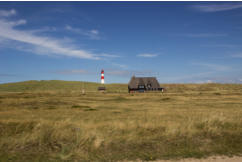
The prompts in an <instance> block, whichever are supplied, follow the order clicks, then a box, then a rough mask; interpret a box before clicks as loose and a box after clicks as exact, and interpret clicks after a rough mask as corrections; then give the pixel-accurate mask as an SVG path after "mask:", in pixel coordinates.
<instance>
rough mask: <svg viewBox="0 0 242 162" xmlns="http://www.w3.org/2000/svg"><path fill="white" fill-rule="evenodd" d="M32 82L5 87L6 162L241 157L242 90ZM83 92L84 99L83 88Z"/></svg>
mask: <svg viewBox="0 0 242 162" xmlns="http://www.w3.org/2000/svg"><path fill="white" fill-rule="evenodd" d="M98 86H99V84H97V83H87V82H85V83H83V82H68V81H27V82H21V83H10V84H1V85H0V161H75V160H77V161H118V160H136V159H141V160H156V159H174V158H175V159H176V158H187V157H195V158H200V157H206V156H210V155H228V156H231V155H238V156H241V155H242V118H241V116H242V100H241V98H242V85H239V84H165V85H162V86H163V87H165V88H166V89H167V91H166V92H165V93H160V92H156V93H136V94H128V93H127V92H128V90H127V85H126V84H110V85H106V87H107V89H108V91H107V92H106V93H101V92H97V87H98ZM83 87H84V88H85V93H84V94H83V93H82V88H83Z"/></svg>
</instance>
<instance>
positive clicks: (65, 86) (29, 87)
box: [0, 80, 128, 92]
mask: <svg viewBox="0 0 242 162" xmlns="http://www.w3.org/2000/svg"><path fill="white" fill-rule="evenodd" d="M99 86H101V84H99V83H94V82H79V81H61V80H47V81H35V80H32V81H25V82H16V83H6V84H0V92H38V91H65V92H66V91H81V90H82V89H85V91H86V92H95V91H97V88H98V87H99ZM105 86H106V87H107V90H108V92H127V91H128V89H127V88H128V87H127V84H106V85H105Z"/></svg>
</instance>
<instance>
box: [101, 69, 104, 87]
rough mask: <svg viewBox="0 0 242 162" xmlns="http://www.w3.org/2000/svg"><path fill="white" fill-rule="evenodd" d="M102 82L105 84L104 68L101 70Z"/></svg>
mask: <svg viewBox="0 0 242 162" xmlns="http://www.w3.org/2000/svg"><path fill="white" fill-rule="evenodd" d="M101 84H104V70H102V71H101Z"/></svg>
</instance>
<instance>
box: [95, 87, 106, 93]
mask: <svg viewBox="0 0 242 162" xmlns="http://www.w3.org/2000/svg"><path fill="white" fill-rule="evenodd" d="M97 90H98V91H100V92H105V91H106V87H98V88H97Z"/></svg>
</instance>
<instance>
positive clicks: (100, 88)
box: [97, 70, 106, 92]
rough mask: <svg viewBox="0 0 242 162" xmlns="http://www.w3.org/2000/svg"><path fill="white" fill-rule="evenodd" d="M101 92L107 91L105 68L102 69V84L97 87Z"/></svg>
mask: <svg viewBox="0 0 242 162" xmlns="http://www.w3.org/2000/svg"><path fill="white" fill-rule="evenodd" d="M97 90H98V91H99V92H105V91H106V87H105V86H104V70H101V86H100V87H98V88H97Z"/></svg>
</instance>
